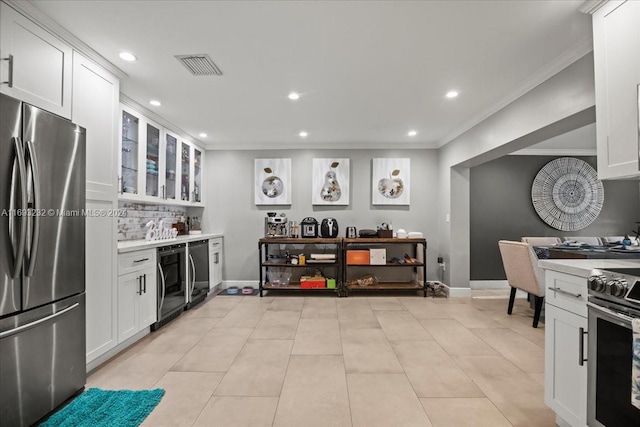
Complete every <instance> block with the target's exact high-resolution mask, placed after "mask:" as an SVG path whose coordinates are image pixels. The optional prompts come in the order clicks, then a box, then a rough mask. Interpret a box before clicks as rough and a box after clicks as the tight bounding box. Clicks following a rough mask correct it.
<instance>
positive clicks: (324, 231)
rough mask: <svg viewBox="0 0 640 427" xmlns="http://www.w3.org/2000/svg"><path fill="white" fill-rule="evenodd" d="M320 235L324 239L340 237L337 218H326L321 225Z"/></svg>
mask: <svg viewBox="0 0 640 427" xmlns="http://www.w3.org/2000/svg"><path fill="white" fill-rule="evenodd" d="M320 235H321V236H322V237H331V238H333V237H338V221H336V219H335V218H325V219H323V220H322V223H321V224H320Z"/></svg>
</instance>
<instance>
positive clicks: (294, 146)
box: [206, 141, 438, 151]
mask: <svg viewBox="0 0 640 427" xmlns="http://www.w3.org/2000/svg"><path fill="white" fill-rule="evenodd" d="M266 145H268V147H266V148H265V146H264V145H263V146H258V145H257V144H256V143H255V142H250V141H247V142H211V143H208V144H207V145H206V149H207V150H211V151H227V150H234V151H238V150H244V151H246V150H270V151H271V150H289V151H290V150H316V149H318V150H396V149H400V150H437V149H438V146H437V145H436V144H434V143H429V142H392V143H389V142H322V145H321V146H316V145H314V143H313V142H311V141H295V142H280V143H275V144H274V143H269V144H266Z"/></svg>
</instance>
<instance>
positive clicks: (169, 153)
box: [118, 105, 204, 206]
mask: <svg viewBox="0 0 640 427" xmlns="http://www.w3.org/2000/svg"><path fill="white" fill-rule="evenodd" d="M120 140H121V146H120V153H121V154H120V166H119V171H120V172H119V175H118V181H119V193H120V198H121V199H127V200H133V201H139V202H148V203H167V204H179V205H185V206H202V198H201V191H202V190H201V187H202V162H203V160H204V159H203V156H204V153H203V150H202V149H201V148H200V147H197V146H195V145H193V144H191V143H189V142H187V141H184V140H183V138H181V137H180V136H179V135H177V134H175V133H173V132H171V131H168V130H167V129H164V128H163V127H162V126H160V125H159V124H157V123H155V122H153V121H151V120H149V119H148V118H146V117H145V116H144V115H142V114H140V113H138V112H136V111H135V110H132V109H130V108H129V107H126V106H124V105H121V138H120Z"/></svg>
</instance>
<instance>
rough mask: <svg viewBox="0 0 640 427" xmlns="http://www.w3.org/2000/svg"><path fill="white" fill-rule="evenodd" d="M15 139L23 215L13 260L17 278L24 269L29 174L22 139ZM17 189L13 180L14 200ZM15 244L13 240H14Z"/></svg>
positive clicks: (20, 207)
mask: <svg viewBox="0 0 640 427" xmlns="http://www.w3.org/2000/svg"><path fill="white" fill-rule="evenodd" d="M11 139H12V141H13V145H14V147H15V150H16V158H15V160H14V162H13V165H14V166H13V168H14V170H15V164H16V162H17V163H18V176H19V180H20V203H21V204H20V206H19V207H18V209H22V210H23V212H22V215H20V216H18V215H16V216H18V217H19V218H20V220H19V221H20V237H19V238H18V239H19V240H18V249H17V250H16V252H15V260H14V262H13V277H14V278H16V277H18V275H20V270H21V269H22V260H23V259H24V245H25V242H26V240H27V215H26V211H24V209H26V207H27V191H26V182H27V174H26V172H25V170H26V166H25V161H24V153H23V152H22V141H21V140H20V138H15V137H14V138H11ZM11 178H12V180H13V174H11ZM14 190H15V182H13V181H12V182H11V198H12V200H13V194H14ZM9 218H13V215H10V216H9ZM9 228H10V229H13V226H11V224H10V227H9ZM12 244H13V241H12Z"/></svg>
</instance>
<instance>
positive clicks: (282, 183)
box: [254, 159, 291, 205]
mask: <svg viewBox="0 0 640 427" xmlns="http://www.w3.org/2000/svg"><path fill="white" fill-rule="evenodd" d="M254 162H255V189H254V194H255V204H256V205H290V204H291V159H255V160H254Z"/></svg>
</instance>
